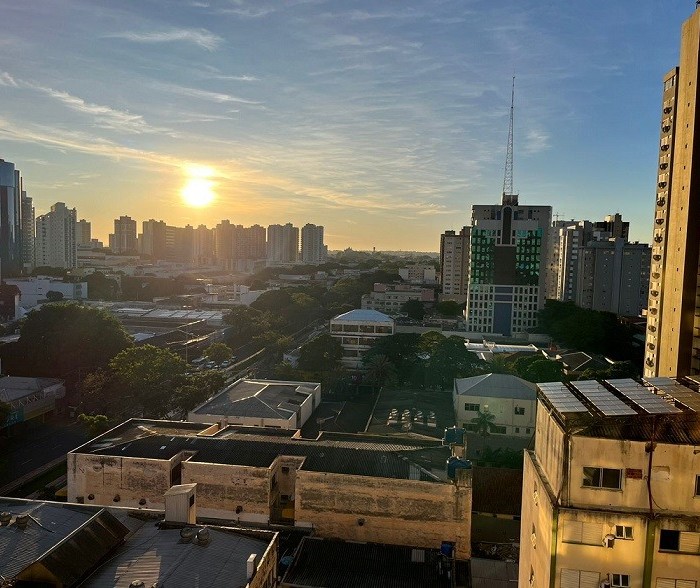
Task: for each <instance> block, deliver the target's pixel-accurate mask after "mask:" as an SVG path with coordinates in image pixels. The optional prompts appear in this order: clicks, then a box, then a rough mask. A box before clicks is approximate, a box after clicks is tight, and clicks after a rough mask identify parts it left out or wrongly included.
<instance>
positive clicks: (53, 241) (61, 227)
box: [34, 202, 78, 269]
mask: <svg viewBox="0 0 700 588" xmlns="http://www.w3.org/2000/svg"><path fill="white" fill-rule="evenodd" d="M77 222H78V213H77V212H76V210H75V208H67V207H66V205H65V204H64V203H63V202H57V203H56V204H54V205H53V206H52V207H51V211H50V212H47V213H46V214H42V215H41V216H38V217H37V218H36V241H35V246H34V258H35V259H34V263H35V265H36V266H37V267H62V268H68V269H70V268H74V267H78V243H77V241H76V227H77Z"/></svg>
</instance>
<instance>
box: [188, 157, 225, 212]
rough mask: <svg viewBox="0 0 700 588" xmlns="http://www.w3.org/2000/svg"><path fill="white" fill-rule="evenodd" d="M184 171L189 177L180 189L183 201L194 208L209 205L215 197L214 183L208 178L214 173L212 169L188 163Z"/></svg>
mask: <svg viewBox="0 0 700 588" xmlns="http://www.w3.org/2000/svg"><path fill="white" fill-rule="evenodd" d="M186 173H187V175H188V176H189V179H188V180H187V182H186V184H185V185H184V186H183V187H182V190H180V195H181V196H182V200H183V202H184V203H185V204H187V205H188V206H192V207H194V208H203V207H205V206H209V205H210V204H211V203H212V202H213V201H214V199H215V198H216V193H215V192H214V187H215V185H216V184H215V183H214V182H213V181H212V180H210V179H209V178H210V177H211V176H213V175H214V170H213V169H211V168H210V167H206V166H202V165H189V166H187V168H186Z"/></svg>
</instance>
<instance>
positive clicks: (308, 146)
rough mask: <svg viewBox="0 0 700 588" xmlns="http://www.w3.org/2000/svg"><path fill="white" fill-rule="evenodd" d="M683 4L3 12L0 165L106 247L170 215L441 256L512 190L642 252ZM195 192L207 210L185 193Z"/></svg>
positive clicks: (39, 7) (372, 3)
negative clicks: (131, 229)
mask: <svg viewBox="0 0 700 588" xmlns="http://www.w3.org/2000/svg"><path fill="white" fill-rule="evenodd" d="M694 9H695V4H694V2H692V0H687V1H680V0H674V1H673V2H659V1H658V0H637V1H636V2H634V3H632V2H628V1H623V0H605V1H603V0H586V1H585V2H553V1H545V0H541V1H536V0H534V1H533V0H522V1H518V2H515V1H511V0H496V1H485V0H481V1H476V0H474V1H472V0H382V1H377V0H369V1H354V0H275V1H273V0H121V1H119V2H115V1H113V0H109V1H107V0H60V1H56V2H46V0H22V1H21V2H18V1H17V0H0V22H1V23H2V24H1V26H0V30H1V31H2V32H1V33H0V158H2V159H5V160H7V161H12V162H14V163H15V164H16V166H17V167H18V168H19V169H20V170H21V171H22V175H23V177H24V182H25V189H26V190H27V192H28V194H29V195H30V196H32V197H33V199H34V205H35V208H36V213H37V215H39V214H43V213H44V212H46V211H48V210H49V208H50V206H51V205H52V204H53V203H54V202H58V201H60V202H65V203H66V204H68V205H69V206H71V207H76V208H77V210H78V216H79V218H85V219H87V220H89V221H91V222H92V228H93V236H96V237H98V238H100V239H102V240H105V241H106V238H107V234H108V233H109V232H110V231H112V230H113V220H114V219H115V218H117V217H119V216H120V215H129V216H131V217H132V218H135V219H136V220H137V221H138V222H139V227H140V223H141V221H142V220H147V219H150V218H155V219H162V220H165V221H166V222H168V223H169V224H173V225H178V226H183V225H185V224H188V223H189V224H191V225H194V226H197V225H199V224H206V225H207V226H209V227H212V226H214V225H216V224H217V223H218V222H219V221H220V220H222V219H230V220H231V222H234V223H236V224H243V225H246V226H248V225H251V224H254V223H258V224H261V225H264V226H266V225H269V224H275V223H282V224H284V223H286V222H292V223H294V224H295V225H299V226H302V225H304V224H306V223H308V222H310V223H314V224H320V225H324V226H325V235H326V243H327V244H328V245H329V247H330V248H331V249H344V248H346V247H352V248H355V249H371V248H372V247H376V248H377V249H378V250H416V251H436V250H438V249H439V241H440V234H441V233H442V232H443V231H444V230H447V229H459V228H460V227H462V226H463V225H466V224H468V223H469V217H470V207H471V205H472V204H488V203H492V202H493V203H497V202H500V197H501V192H502V190H503V175H504V164H505V154H506V143H507V136H508V121H509V110H510V97H511V79H512V77H513V75H515V78H516V80H515V130H514V146H515V156H514V160H515V163H514V185H515V190H516V191H517V192H519V193H520V202H521V203H522V204H536V205H551V206H552V207H553V208H554V213H555V215H559V218H561V219H570V218H577V219H581V218H585V219H589V220H598V219H602V217H604V216H605V215H606V214H612V213H615V212H621V213H622V214H623V217H625V218H626V219H627V220H629V221H630V222H631V237H632V238H633V239H636V240H640V241H646V242H648V240H649V237H650V235H651V225H652V218H653V206H654V193H655V190H654V188H655V177H656V164H655V162H656V159H657V158H658V138H659V124H660V102H661V82H662V78H663V75H664V73H665V72H667V71H668V70H669V69H671V68H672V67H673V66H675V65H676V64H677V61H678V49H679V44H680V26H681V23H682V22H683V20H685V19H686V18H687V17H688V16H690V14H691V13H692V11H693V10H694ZM193 178H194V182H195V184H194V190H195V192H197V190H204V195H206V191H207V190H209V191H210V195H211V196H213V197H214V199H213V201H212V202H211V204H210V205H208V206H203V207H193V206H191V205H189V204H188V203H187V202H185V201H184V200H183V196H182V190H183V188H184V187H186V186H190V188H192V183H191V182H192V181H193Z"/></svg>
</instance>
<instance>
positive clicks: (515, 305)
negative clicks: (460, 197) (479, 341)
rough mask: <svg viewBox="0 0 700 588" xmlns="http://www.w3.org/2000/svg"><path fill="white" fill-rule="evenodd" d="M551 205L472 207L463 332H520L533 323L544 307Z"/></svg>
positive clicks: (508, 198)
mask: <svg viewBox="0 0 700 588" xmlns="http://www.w3.org/2000/svg"><path fill="white" fill-rule="evenodd" d="M551 222H552V207H551V206H520V205H519V204H518V196H517V195H512V194H510V195H505V194H504V196H503V202H502V204H500V205H475V206H472V227H471V232H470V236H471V237H470V251H469V287H468V293H469V295H468V298H467V306H466V309H465V317H466V319H467V331H469V332H473V333H484V334H491V335H501V336H505V337H518V336H523V335H526V334H527V332H528V331H531V330H533V329H535V328H536V327H537V312H538V310H539V309H540V308H542V307H543V306H544V300H545V285H546V281H547V280H546V271H545V269H546V266H547V264H546V259H547V255H548V254H547V251H548V247H549V243H548V241H547V238H548V237H549V227H550V225H551Z"/></svg>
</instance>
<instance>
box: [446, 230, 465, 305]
mask: <svg viewBox="0 0 700 588" xmlns="http://www.w3.org/2000/svg"><path fill="white" fill-rule="evenodd" d="M469 235H470V227H463V228H462V230H461V231H460V232H459V233H455V231H445V232H444V233H443V234H442V235H440V284H441V285H442V295H441V296H440V298H441V300H455V301H456V302H465V301H466V300H467V284H468V281H469Z"/></svg>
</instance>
